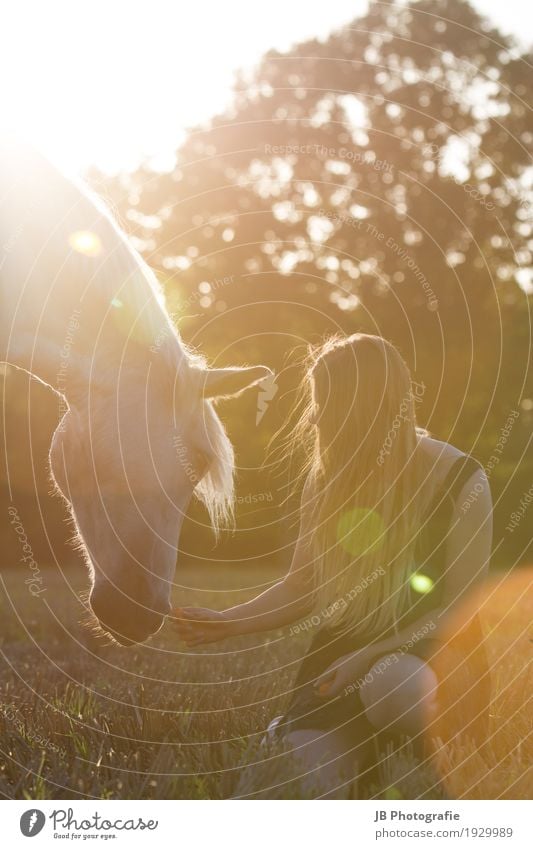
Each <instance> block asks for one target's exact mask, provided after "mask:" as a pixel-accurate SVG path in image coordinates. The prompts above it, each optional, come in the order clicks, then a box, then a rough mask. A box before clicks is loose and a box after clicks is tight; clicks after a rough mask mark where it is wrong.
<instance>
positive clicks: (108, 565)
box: [0, 139, 270, 645]
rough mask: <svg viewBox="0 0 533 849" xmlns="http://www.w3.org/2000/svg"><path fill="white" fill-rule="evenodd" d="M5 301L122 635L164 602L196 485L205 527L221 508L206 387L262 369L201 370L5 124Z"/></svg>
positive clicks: (51, 174)
mask: <svg viewBox="0 0 533 849" xmlns="http://www.w3.org/2000/svg"><path fill="white" fill-rule="evenodd" d="M0 301H1V309H0V362H5V363H10V364H11V365H13V366H16V367H18V368H21V369H24V370H26V371H28V372H30V373H31V374H32V375H34V376H35V377H37V378H38V379H40V380H41V381H43V382H44V383H46V384H48V386H50V387H52V389H54V390H55V391H56V392H57V393H58V395H59V396H60V399H61V403H62V405H63V409H62V412H63V413H64V414H63V416H62V419H61V422H60V424H59V426H58V428H57V430H56V432H55V434H54V437H53V440H52V445H51V450H50V463H51V472H52V476H53V479H54V481H55V483H56V484H57V487H58V488H59V490H60V492H61V493H62V495H63V496H64V498H65V499H66V501H67V502H68V504H69V507H70V511H71V515H72V518H73V519H74V522H75V525H76V529H77V532H78V535H79V539H80V543H81V544H82V546H83V549H84V551H85V553H86V559H87V563H88V566H89V572H90V577H91V592H90V605H91V608H92V611H93V613H94V614H95V616H96V617H97V619H98V620H99V623H100V625H101V626H102V628H103V629H104V630H105V631H106V632H107V633H109V634H111V636H112V637H113V638H114V639H115V640H116V641H117V642H119V643H121V644H122V645H129V644H131V643H137V642H142V641H143V640H145V639H146V638H148V637H149V636H150V635H151V634H154V633H155V632H156V631H158V630H159V628H160V627H161V625H162V623H163V621H164V617H165V614H167V613H168V612H169V609H170V591H171V587H172V581H173V576H174V571H175V567H176V557H177V545H178V538H179V533H180V529H181V525H182V521H183V517H184V514H185V512H186V510H187V506H188V503H189V500H190V499H191V496H192V494H193V492H194V493H195V494H196V495H197V496H198V497H199V498H200V499H202V500H203V502H204V503H205V505H206V507H207V509H208V511H209V513H210V516H211V520H212V524H213V526H214V527H215V529H217V528H218V526H219V524H220V523H221V522H222V521H223V520H224V519H227V518H228V517H229V515H230V514H231V510H232V502H233V470H234V462H233V451H232V447H231V444H230V442H229V440H228V438H227V436H226V434H225V431H224V428H223V426H222V424H221V422H220V420H219V418H218V416H217V415H216V413H215V411H214V409H213V406H212V399H214V398H217V397H221V396H226V397H227V396H232V395H236V394H237V393H239V392H241V391H242V390H243V389H245V388H247V387H248V386H252V385H253V384H256V383H258V382H259V381H260V380H262V379H264V378H265V377H267V376H268V375H269V374H270V371H269V369H267V368H264V367H261V366H257V367H255V368H234V369H208V368H207V367H206V366H205V363H204V362H203V360H202V359H201V358H200V357H198V356H196V355H194V354H192V353H191V352H190V351H188V350H187V349H186V348H185V346H184V344H183V343H182V341H181V340H180V338H179V335H178V333H177V331H176V329H175V328H174V326H173V324H172V322H171V320H170V317H169V315H168V313H167V312H166V310H165V307H164V303H163V299H162V296H161V293H160V290H159V287H158V283H157V281H156V279H155V276H154V274H153V272H152V271H151V270H150V268H149V267H148V266H147V265H146V263H145V262H144V261H143V260H142V258H141V257H140V256H139V254H138V253H136V251H135V250H134V249H133V248H132V246H131V244H130V243H129V242H128V240H127V238H126V237H125V235H124V233H123V232H122V231H121V230H120V229H119V227H118V226H117V224H116V222H115V221H114V220H113V217H112V216H111V215H110V213H109V212H108V210H107V209H106V208H105V207H104V205H103V203H102V201H101V200H100V199H98V198H97V197H95V196H93V195H92V193H91V192H90V191H89V190H88V189H87V188H86V187H84V186H82V185H77V184H75V183H73V182H71V181H69V180H67V179H66V178H65V177H63V176H62V175H61V174H60V173H59V172H58V171H57V170H56V169H55V168H54V167H53V166H52V165H51V164H50V163H49V162H48V161H47V160H46V159H44V158H43V157H42V156H40V155H39V154H37V153H36V152H35V151H33V150H31V149H27V148H24V147H22V146H21V145H18V144H17V143H14V142H13V141H11V140H6V139H3V140H2V141H0Z"/></svg>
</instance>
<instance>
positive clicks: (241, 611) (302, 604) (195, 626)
mask: <svg viewBox="0 0 533 849" xmlns="http://www.w3.org/2000/svg"><path fill="white" fill-rule="evenodd" d="M307 491H308V487H304V492H303V494H302V505H301V508H300V528H299V533H298V540H297V542H296V547H295V549H294V554H293V557H292V562H291V566H290V569H289V571H288V573H287V575H286V576H285V578H284V579H283V580H282V581H278V583H277V584H274V585H273V586H272V587H269V589H268V590H265V592H264V593H261V595H258V596H256V597H255V598H252V599H251V600H250V601H247V602H244V603H243V604H238V605H236V606H235V607H229V608H227V609H226V610H222V611H215V610H206V609H202V608H182V609H179V610H176V611H174V615H175V617H176V619H177V621H176V623H175V626H176V629H177V630H178V633H179V634H180V636H181V637H182V639H184V640H185V642H186V643H187V644H188V645H198V644H201V643H210V642H214V641H216V640H221V639H225V638H226V637H233V636H237V635H241V634H252V633H256V632H258V631H270V630H271V629H273V628H281V627H282V626H284V625H288V624H289V623H291V622H294V621H295V620H296V619H300V618H302V617H304V616H305V615H306V614H308V613H309V612H310V610H311V609H312V606H313V594H314V580H313V563H312V554H311V536H312V530H311V527H310V521H309V520H308V517H309V512H310V511H309V508H308V506H307V503H306V499H307V496H306V493H307Z"/></svg>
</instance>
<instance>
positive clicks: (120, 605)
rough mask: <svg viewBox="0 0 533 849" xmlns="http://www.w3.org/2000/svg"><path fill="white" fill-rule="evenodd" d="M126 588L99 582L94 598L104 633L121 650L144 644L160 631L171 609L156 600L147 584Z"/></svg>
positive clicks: (93, 592) (91, 599)
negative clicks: (124, 647) (121, 647)
mask: <svg viewBox="0 0 533 849" xmlns="http://www.w3.org/2000/svg"><path fill="white" fill-rule="evenodd" d="M142 589H143V590H144V592H139V586H138V585H137V586H133V587H129V588H128V587H124V589H122V588H120V587H118V586H117V585H114V584H112V583H111V582H110V581H107V580H104V581H99V582H98V583H97V584H95V586H94V588H93V590H92V592H91V595H90V599H89V601H90V605H91V609H92V611H93V613H94V615H95V616H96V618H97V619H98V622H99V623H100V625H101V627H102V628H103V630H104V631H107V633H109V634H110V635H111V636H112V637H113V639H114V640H115V641H116V642H117V643H119V644H120V645H122V646H131V645H134V644H136V643H143V642H144V641H145V640H147V639H148V637H151V636H153V634H156V633H157V632H158V631H159V629H160V628H161V626H162V624H163V622H164V620H165V616H166V614H167V613H170V605H169V603H168V602H167V601H162V600H161V598H157V599H154V598H153V594H152V593H150V592H149V590H148V587H147V586H146V584H144V586H143V587H142Z"/></svg>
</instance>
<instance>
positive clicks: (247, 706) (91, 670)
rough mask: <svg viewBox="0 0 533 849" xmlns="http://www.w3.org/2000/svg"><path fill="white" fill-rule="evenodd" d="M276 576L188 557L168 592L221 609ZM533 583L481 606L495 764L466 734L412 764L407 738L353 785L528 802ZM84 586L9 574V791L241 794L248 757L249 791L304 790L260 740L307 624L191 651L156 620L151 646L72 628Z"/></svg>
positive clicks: (5, 669) (2, 783)
mask: <svg viewBox="0 0 533 849" xmlns="http://www.w3.org/2000/svg"><path fill="white" fill-rule="evenodd" d="M528 573H529V574H528ZM222 575H224V580H222V577H221V576H222ZM275 577H276V575H275V574H273V572H272V570H269V569H267V568H264V569H262V570H258V569H257V568H256V569H254V571H253V573H250V572H247V571H245V570H244V569H240V570H237V569H234V570H228V569H224V572H222V571H221V569H220V567H218V568H217V569H216V570H215V569H214V568H213V569H209V568H205V569H204V570H203V571H202V573H201V575H198V574H195V573H194V572H193V571H192V570H191V569H183V568H182V569H181V570H180V572H179V580H180V581H181V583H182V585H183V586H182V588H181V589H177V590H176V603H178V602H179V603H180V604H200V605H202V606H212V607H223V606H227V605H228V604H234V603H236V602H237V601H238V600H240V599H242V598H245V597H247V596H250V595H251V594H252V593H254V592H257V591H258V589H259V588H260V587H262V586H263V585H264V584H265V583H268V582H269V581H272V580H273V579H275ZM530 578H531V570H522V571H521V572H520V574H518V575H517V576H516V577H515V578H513V579H510V580H507V581H506V582H505V583H504V584H503V585H502V586H501V587H500V588H499V590H498V591H497V592H496V591H495V592H492V594H491V595H490V598H489V599H488V601H487V603H486V604H485V605H484V611H483V621H484V626H485V628H486V630H487V632H488V633H489V634H490V637H489V640H488V648H489V652H490V656H491V663H492V675H493V684H494V700H493V704H492V709H491V723H492V727H491V737H490V747H489V751H490V754H489V760H490V763H489V764H487V763H486V762H485V761H483V760H482V759H481V758H480V757H479V755H478V754H477V753H476V752H475V750H474V749H473V748H472V746H471V744H470V743H469V741H467V740H464V741H462V742H461V743H457V744H455V745H453V746H448V747H446V748H441V749H440V750H439V751H438V752H437V754H436V755H435V757H434V758H433V759H432V762H431V763H427V762H426V763H419V762H417V761H416V760H415V759H414V757H413V755H412V753H411V752H410V751H409V747H404V748H403V749H402V751H401V752H397V751H394V750H391V749H390V748H389V749H386V750H385V751H383V752H382V757H381V761H380V763H379V769H378V770H377V771H375V772H374V773H373V774H372V775H369V776H366V777H364V778H365V780H364V781H363V782H362V784H361V786H360V788H359V791H358V793H359V795H361V796H364V797H376V798H385V799H394V798H407V799H413V798H421V797H424V798H441V797H442V796H443V795H444V796H448V797H449V798H485V799H493V798H509V799H520V798H529V796H530V792H531V786H532V785H531V774H530V773H529V774H528V766H529V769H531V764H532V760H533V759H532V746H531V736H530V732H531V724H532V721H531V711H530V710H528V705H527V699H528V697H530V694H531V692H533V687H532V681H531V677H529V678H528V674H527V672H526V666H527V663H528V661H529V658H530V656H531V650H532V647H533V643H532V638H533V633H532V632H531V622H532V621H533V615H532V614H533V602H532V598H531V593H529V594H528V595H526V594H524V590H525V589H526V585H527V582H528V581H529V580H530ZM85 584H86V580H85V576H84V574H83V570H82V569H81V567H80V568H78V569H74V568H73V569H71V570H69V571H68V573H65V574H64V575H61V574H59V573H58V572H57V570H52V569H45V570H43V586H44V587H45V588H46V592H44V593H43V594H42V596H41V597H39V598H33V597H32V596H31V595H30V594H29V592H28V589H27V586H25V584H24V575H23V574H22V571H21V569H19V568H18V567H13V568H10V569H7V570H5V571H4V572H3V576H2V595H1V610H0V614H1V621H2V636H1V663H2V674H1V676H0V737H1V750H2V756H1V771H0V794H1V795H2V796H3V797H8V798H18V799H21V798H28V799H49V798H57V799H60V798H91V797H96V798H106V799H107V798H111V799H112V798H123V799H140V798H160V799H174V798H176V799H178V798H185V799H191V798H192V799H203V798H214V799H220V798H228V797H231V796H232V795H235V794H236V793H239V794H241V795H247V788H246V786H243V783H242V780H241V782H240V783H239V779H240V778H242V773H243V766H244V765H246V764H249V763H257V766H256V767H254V770H255V772H254V781H255V782H258V784H257V786H260V787H262V788H264V789H265V790H266V788H271V789H268V790H266V795H267V796H272V797H276V796H281V797H282V798H294V797H296V798H301V797H302V796H304V795H305V794H304V793H303V792H302V789H301V786H300V785H299V782H298V781H292V782H290V783H286V782H287V777H288V774H287V769H286V758H284V753H283V752H282V751H281V750H273V749H270V750H268V751H267V750H264V749H260V748H259V745H258V743H259V740H260V738H261V734H262V732H263V731H264V729H265V728H266V726H267V725H268V723H269V721H270V720H271V719H272V718H273V717H275V716H276V715H277V714H279V713H280V712H281V710H282V709H283V707H284V704H285V703H286V701H287V697H288V692H289V690H290V687H291V682H292V681H293V678H294V675H295V672H296V669H297V666H298V661H299V659H300V658H301V656H302V654H303V652H304V651H305V648H306V643H307V639H308V638H306V636H305V635H304V636H302V637H300V635H297V636H289V635H288V634H287V632H284V633H282V632H274V633H270V634H267V635H264V636H260V637H256V638H249V639H247V640H243V639H235V640H232V641H227V642H226V643H224V644H219V645H217V646H215V647H211V648H210V647H207V648H206V649H204V650H202V651H201V652H199V651H196V652H195V653H188V652H187V651H186V649H185V648H184V647H183V646H182V645H181V644H180V643H179V642H178V640H177V637H176V635H175V633H174V632H173V630H172V629H171V628H170V627H168V626H166V627H165V628H164V629H163V631H162V632H161V634H159V635H157V637H156V638H154V639H153V640H152V641H151V642H150V643H149V644H148V645H146V646H142V647H138V648H134V649H120V648H118V647H114V646H107V645H104V644H103V643H102V642H101V641H99V640H97V639H96V638H95V637H94V636H93V635H92V634H91V633H90V631H88V630H87V629H86V628H85V627H83V625H82V624H81V621H82V620H83V607H82V605H81V604H80V602H79V600H78V598H77V594H78V593H79V592H80V591H81V590H83V589H84V588H85ZM193 586H194V587H195V588H194V589H192V587H193ZM243 587H245V589H242V588H243ZM528 735H529V737H528ZM261 761H262V763H261ZM238 785H239V789H238V790H237V786H238ZM251 790H252V787H250V788H249V791H248V792H251ZM307 792H308V791H307ZM313 795H314V796H318V795H320V789H319V788H318V785H317V791H316V793H314V794H313Z"/></svg>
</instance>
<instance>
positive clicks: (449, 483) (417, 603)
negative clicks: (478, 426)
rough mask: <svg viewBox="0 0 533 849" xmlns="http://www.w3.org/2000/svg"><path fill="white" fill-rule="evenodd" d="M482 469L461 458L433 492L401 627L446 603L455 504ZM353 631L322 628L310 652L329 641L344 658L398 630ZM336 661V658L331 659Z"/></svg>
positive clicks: (417, 551)
mask: <svg viewBox="0 0 533 849" xmlns="http://www.w3.org/2000/svg"><path fill="white" fill-rule="evenodd" d="M480 470H481V471H482V470H483V467H482V466H481V465H480V463H478V462H477V460H474V458H473V457H471V456H470V455H463V456H461V457H458V458H457V459H456V460H455V461H454V463H453V464H452V466H451V468H450V470H449V471H448V473H447V475H446V477H445V478H444V481H443V482H442V484H441V485H440V486H439V487H438V489H437V490H436V492H435V494H434V495H433V497H432V499H431V501H430V504H429V506H428V509H427V510H426V513H425V516H424V519H423V521H422V526H421V528H420V531H419V533H418V537H417V540H416V544H415V552H414V568H413V573H415V575H416V578H417V579H418V580H416V579H413V580H411V582H410V585H409V599H408V603H407V605H406V607H405V610H404V613H403V614H402V615H401V617H400V620H399V622H398V626H397V627H398V630H399V629H403V628H406V627H408V626H409V625H410V624H411V623H412V622H415V621H416V620H417V619H419V618H420V617H423V616H424V615H425V614H429V613H430V612H431V611H433V610H435V608H437V607H439V606H440V605H441V604H443V601H444V586H445V577H446V540H447V537H448V534H449V531H450V525H451V520H452V516H453V512H454V508H455V503H456V501H457V498H458V496H459V495H460V493H461V490H462V489H463V487H464V485H465V484H466V483H467V481H468V480H469V479H470V478H471V477H472V475H473V474H474V473H475V472H478V471H480ZM474 618H477V617H474ZM470 622H471V626H472V627H476V623H474V621H473V620H470ZM350 631H351V629H350V627H349V626H348V627H346V626H344V627H343V626H342V624H341V627H340V629H334V628H331V629H329V628H324V629H320V631H319V632H318V633H317V634H316V635H315V638H314V639H313V640H312V643H311V647H310V652H309V653H310V654H311V655H312V654H314V653H315V650H316V649H317V648H319V647H321V646H325V645H327V644H329V646H330V648H333V644H337V645H338V647H339V648H338V653H337V657H341V656H342V655H343V654H346V653H348V652H349V651H355V650H357V649H358V648H362V647H363V646H367V645H370V644H371V643H373V642H379V641H381V640H385V639H389V638H390V637H392V636H393V635H394V633H395V629H394V628H393V627H391V628H390V629H388V630H385V631H382V632H380V633H371V632H368V633H365V632H357V633H353V631H352V633H350ZM427 639H428V640H430V641H431V642H433V641H435V639H437V638H436V637H435V636H434V635H433V633H432V632H431V631H430V632H428V635H427ZM309 659H310V658H309ZM334 660H335V657H333V658H332V659H331V661H330V662H333V661H334Z"/></svg>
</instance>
